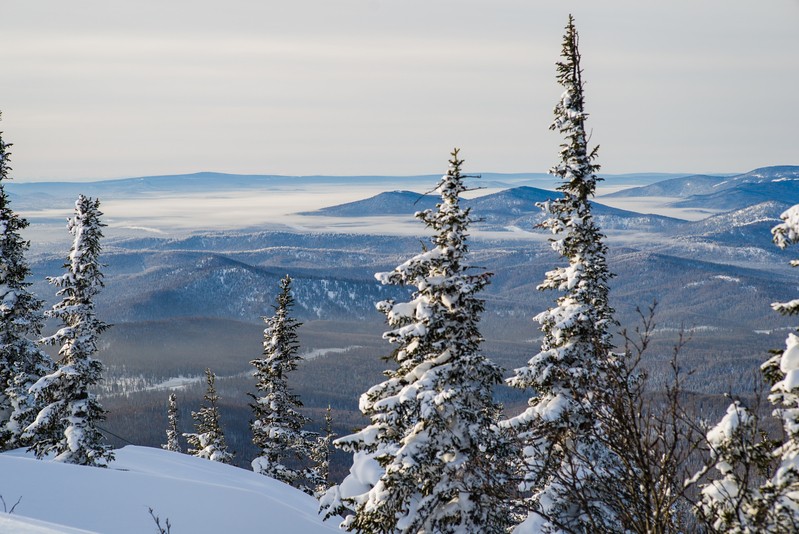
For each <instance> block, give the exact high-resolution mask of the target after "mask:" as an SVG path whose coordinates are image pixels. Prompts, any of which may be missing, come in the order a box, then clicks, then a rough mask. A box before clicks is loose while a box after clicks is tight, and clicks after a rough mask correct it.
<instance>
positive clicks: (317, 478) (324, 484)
mask: <svg viewBox="0 0 799 534" xmlns="http://www.w3.org/2000/svg"><path fill="white" fill-rule="evenodd" d="M323 431H324V433H323V434H322V435H320V436H319V437H318V438H316V443H315V444H314V447H313V450H311V461H312V462H313V467H312V468H311V473H310V476H309V477H308V478H309V482H311V483H312V484H313V489H314V496H315V497H316V498H320V497H321V496H322V495H324V494H325V492H326V491H327V490H328V488H330V446H331V445H332V442H333V438H334V437H335V434H334V433H333V414H332V410H331V408H330V405H329V404H328V405H327V410H326V411H325V426H324V428H323Z"/></svg>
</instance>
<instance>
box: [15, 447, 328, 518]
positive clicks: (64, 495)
mask: <svg viewBox="0 0 799 534" xmlns="http://www.w3.org/2000/svg"><path fill="white" fill-rule="evenodd" d="M115 454H116V460H115V461H114V462H112V463H111V465H110V467H108V468H106V469H103V468H97V467H83V466H77V465H69V464H63V463H59V462H53V461H49V460H36V459H35V458H33V457H31V456H30V455H28V454H26V453H25V452H24V451H23V450H18V451H12V452H7V453H3V454H0V473H2V474H3V476H2V480H0V495H2V496H3V498H4V500H5V502H6V503H7V504H8V506H12V505H13V504H14V503H15V502H17V499H19V498H20V497H21V498H22V500H21V501H20V502H19V504H18V505H17V507H16V510H15V511H14V513H13V514H3V513H0V533H6V532H9V533H11V532H13V533H20V534H22V533H25V534H79V533H80V534H86V531H89V532H90V533H91V532H96V533H102V534H106V533H107V534H140V533H142V532H157V530H156V527H155V523H154V522H153V519H152V517H150V514H149V511H148V510H149V508H153V510H154V512H155V514H156V515H157V516H159V517H160V518H161V526H162V527H163V526H165V521H166V519H167V518H168V519H169V521H170V523H171V525H172V532H173V533H176V534H181V533H186V532H191V533H192V534H205V533H207V534H219V533H221V532H236V533H238V534H246V533H250V532H252V533H256V532H257V533H259V534H262V533H263V532H274V533H284V532H285V533H291V534H311V533H313V534H316V533H323V532H339V530H338V529H337V528H336V524H335V523H336V522H335V521H333V522H330V523H322V520H321V517H320V516H319V515H318V514H317V502H316V500H315V499H313V498H312V497H310V496H308V495H306V494H304V493H303V492H301V491H299V490H296V489H294V488H292V487H290V486H287V485H286V484H283V483H281V482H278V481H276V480H274V479H271V478H268V477H265V476H263V475H259V474H256V473H253V472H252V471H247V470H244V469H239V468H237V467H232V466H229V465H224V464H221V463H218V462H211V461H209V460H204V459H201V458H195V457H193V456H188V455H186V454H179V453H174V452H169V451H165V450H160V449H153V448H148V447H136V446H128V447H125V448H122V449H119V450H117V451H115ZM81 529H82V530H81Z"/></svg>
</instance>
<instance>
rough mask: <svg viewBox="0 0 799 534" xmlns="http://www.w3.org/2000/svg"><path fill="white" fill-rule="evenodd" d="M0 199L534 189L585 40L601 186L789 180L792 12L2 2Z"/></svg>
mask: <svg viewBox="0 0 799 534" xmlns="http://www.w3.org/2000/svg"><path fill="white" fill-rule="evenodd" d="M2 3H3V5H2V16H0V50H2V63H0V66H1V67H2V73H1V74H0V110H1V111H2V112H3V121H2V122H1V123H0V130H3V131H4V138H5V139H6V141H10V142H13V143H14V144H15V146H14V148H13V167H14V173H13V175H14V177H15V178H16V179H17V180H20V181H25V180H33V179H89V178H91V179H100V178H115V177H126V176H141V175H148V174H171V173H183V172H195V171H201V170H212V171H221V172H234V173H264V174H339V175H345V174H394V175H396V174H423V173H436V172H439V171H442V170H443V169H444V168H445V165H446V158H447V155H448V152H449V150H450V149H451V148H452V147H453V146H460V147H461V148H462V149H463V152H462V153H463V155H464V156H465V158H466V160H467V170H470V171H473V172H477V171H483V172H486V171H495V172H544V171H546V170H547V168H548V167H549V166H551V165H552V164H553V163H554V162H555V160H556V157H557V150H558V148H557V145H558V143H559V138H558V136H557V135H556V134H554V133H552V132H549V131H548V129H547V127H548V125H549V122H550V120H551V117H552V108H553V106H554V104H555V102H556V100H557V98H558V97H559V95H560V89H559V87H558V86H557V85H556V84H555V82H554V62H555V61H556V60H557V59H558V54H559V52H560V42H561V35H562V32H563V26H564V25H565V23H566V18H567V15H568V13H569V12H571V13H573V14H574V15H575V17H576V20H577V26H578V29H579V31H580V33H581V45H582V52H583V66H584V70H585V79H586V80H587V82H588V85H587V87H586V91H587V106H588V110H589V112H590V113H591V118H590V126H591V127H592V128H593V131H594V134H593V141H595V142H598V143H600V144H601V150H600V161H599V162H600V163H601V164H602V166H603V170H604V171H606V172H608V173H625V172H645V171H657V172H735V171H742V172H743V171H747V170H750V169H752V168H754V167H758V166H764V165H776V164H799V148H797V146H799V134H798V133H797V132H799V105H797V100H798V99H799V97H797V94H799V0H764V1H759V2H755V1H750V0H670V1H668V2H658V3H655V2H642V1H640V0H626V1H625V0H603V1H601V2H600V1H597V0H584V1H550V2H535V1H531V0H482V1H478V0H460V1H450V0H336V1H333V0H284V1H282V2H275V1H272V0H260V1H255V0H247V1H245V0H226V1H225V2H208V1H206V0H192V1H187V0H158V1H154V0H138V1H137V2H130V1H124V2H123V1H119V0H76V1H73V2H64V1H63V0H37V1H30V0H3V2H2Z"/></svg>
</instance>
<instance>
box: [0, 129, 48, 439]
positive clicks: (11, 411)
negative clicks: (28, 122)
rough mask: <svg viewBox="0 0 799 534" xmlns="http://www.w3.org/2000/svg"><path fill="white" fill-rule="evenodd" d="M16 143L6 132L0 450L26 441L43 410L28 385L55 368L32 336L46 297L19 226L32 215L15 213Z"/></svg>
mask: <svg viewBox="0 0 799 534" xmlns="http://www.w3.org/2000/svg"><path fill="white" fill-rule="evenodd" d="M10 147H11V143H6V142H4V141H3V132H0V450H3V449H12V448H15V447H19V446H23V445H25V441H24V440H22V439H21V437H22V432H23V430H24V429H25V427H26V426H28V425H29V424H30V423H32V422H33V420H34V418H35V417H36V414H37V413H38V411H39V410H38V407H37V405H36V404H35V402H34V398H33V395H31V394H30V393H29V392H28V389H29V388H30V387H31V386H32V385H33V384H34V383H35V382H36V381H37V380H39V378H41V377H42V376H44V375H45V374H47V373H50V372H52V371H53V369H54V364H53V361H52V360H51V359H50V357H49V356H47V354H45V353H44V352H42V351H41V350H39V348H38V346H37V344H36V343H35V342H34V341H32V339H38V338H39V336H40V334H41V329H42V323H43V320H44V319H43V317H42V312H41V309H42V301H41V300H39V299H38V298H36V297H35V296H34V295H33V294H31V293H30V292H29V291H28V287H29V286H30V283H29V282H27V281H26V279H27V277H28V275H29V274H30V268H29V267H28V263H27V262H26V261H25V253H26V252H27V250H28V247H29V243H28V242H27V241H25V240H23V239H22V237H21V236H20V234H19V232H20V231H22V230H24V229H25V228H27V226H28V221H26V220H25V219H24V218H22V217H20V216H19V215H17V214H16V213H14V211H13V210H12V209H11V207H10V205H9V199H8V195H7V194H6V191H5V182H6V180H9V179H10V178H9V176H8V173H9V171H11V167H10V166H9V162H10V157H11V153H10V152H9V151H8V149H9V148H10Z"/></svg>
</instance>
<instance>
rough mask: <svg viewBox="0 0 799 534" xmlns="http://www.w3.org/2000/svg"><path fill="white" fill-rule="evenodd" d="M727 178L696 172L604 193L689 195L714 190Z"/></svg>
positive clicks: (620, 195) (625, 195) (610, 195)
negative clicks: (642, 185)
mask: <svg viewBox="0 0 799 534" xmlns="http://www.w3.org/2000/svg"><path fill="white" fill-rule="evenodd" d="M725 180H726V178H725V177H722V176H708V175H705V174H694V175H691V176H683V177H680V178H671V179H669V180H663V181H661V182H656V183H654V184H651V185H647V186H644V187H632V188H630V189H623V190H621V191H617V192H615V193H610V194H608V195H603V196H604V197H611V198H622V197H624V198H626V197H683V198H684V197H688V196H691V195H702V194H705V193H711V192H713V191H714V189H713V188H714V186H716V185H718V184H719V183H721V182H724V181H725Z"/></svg>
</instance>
